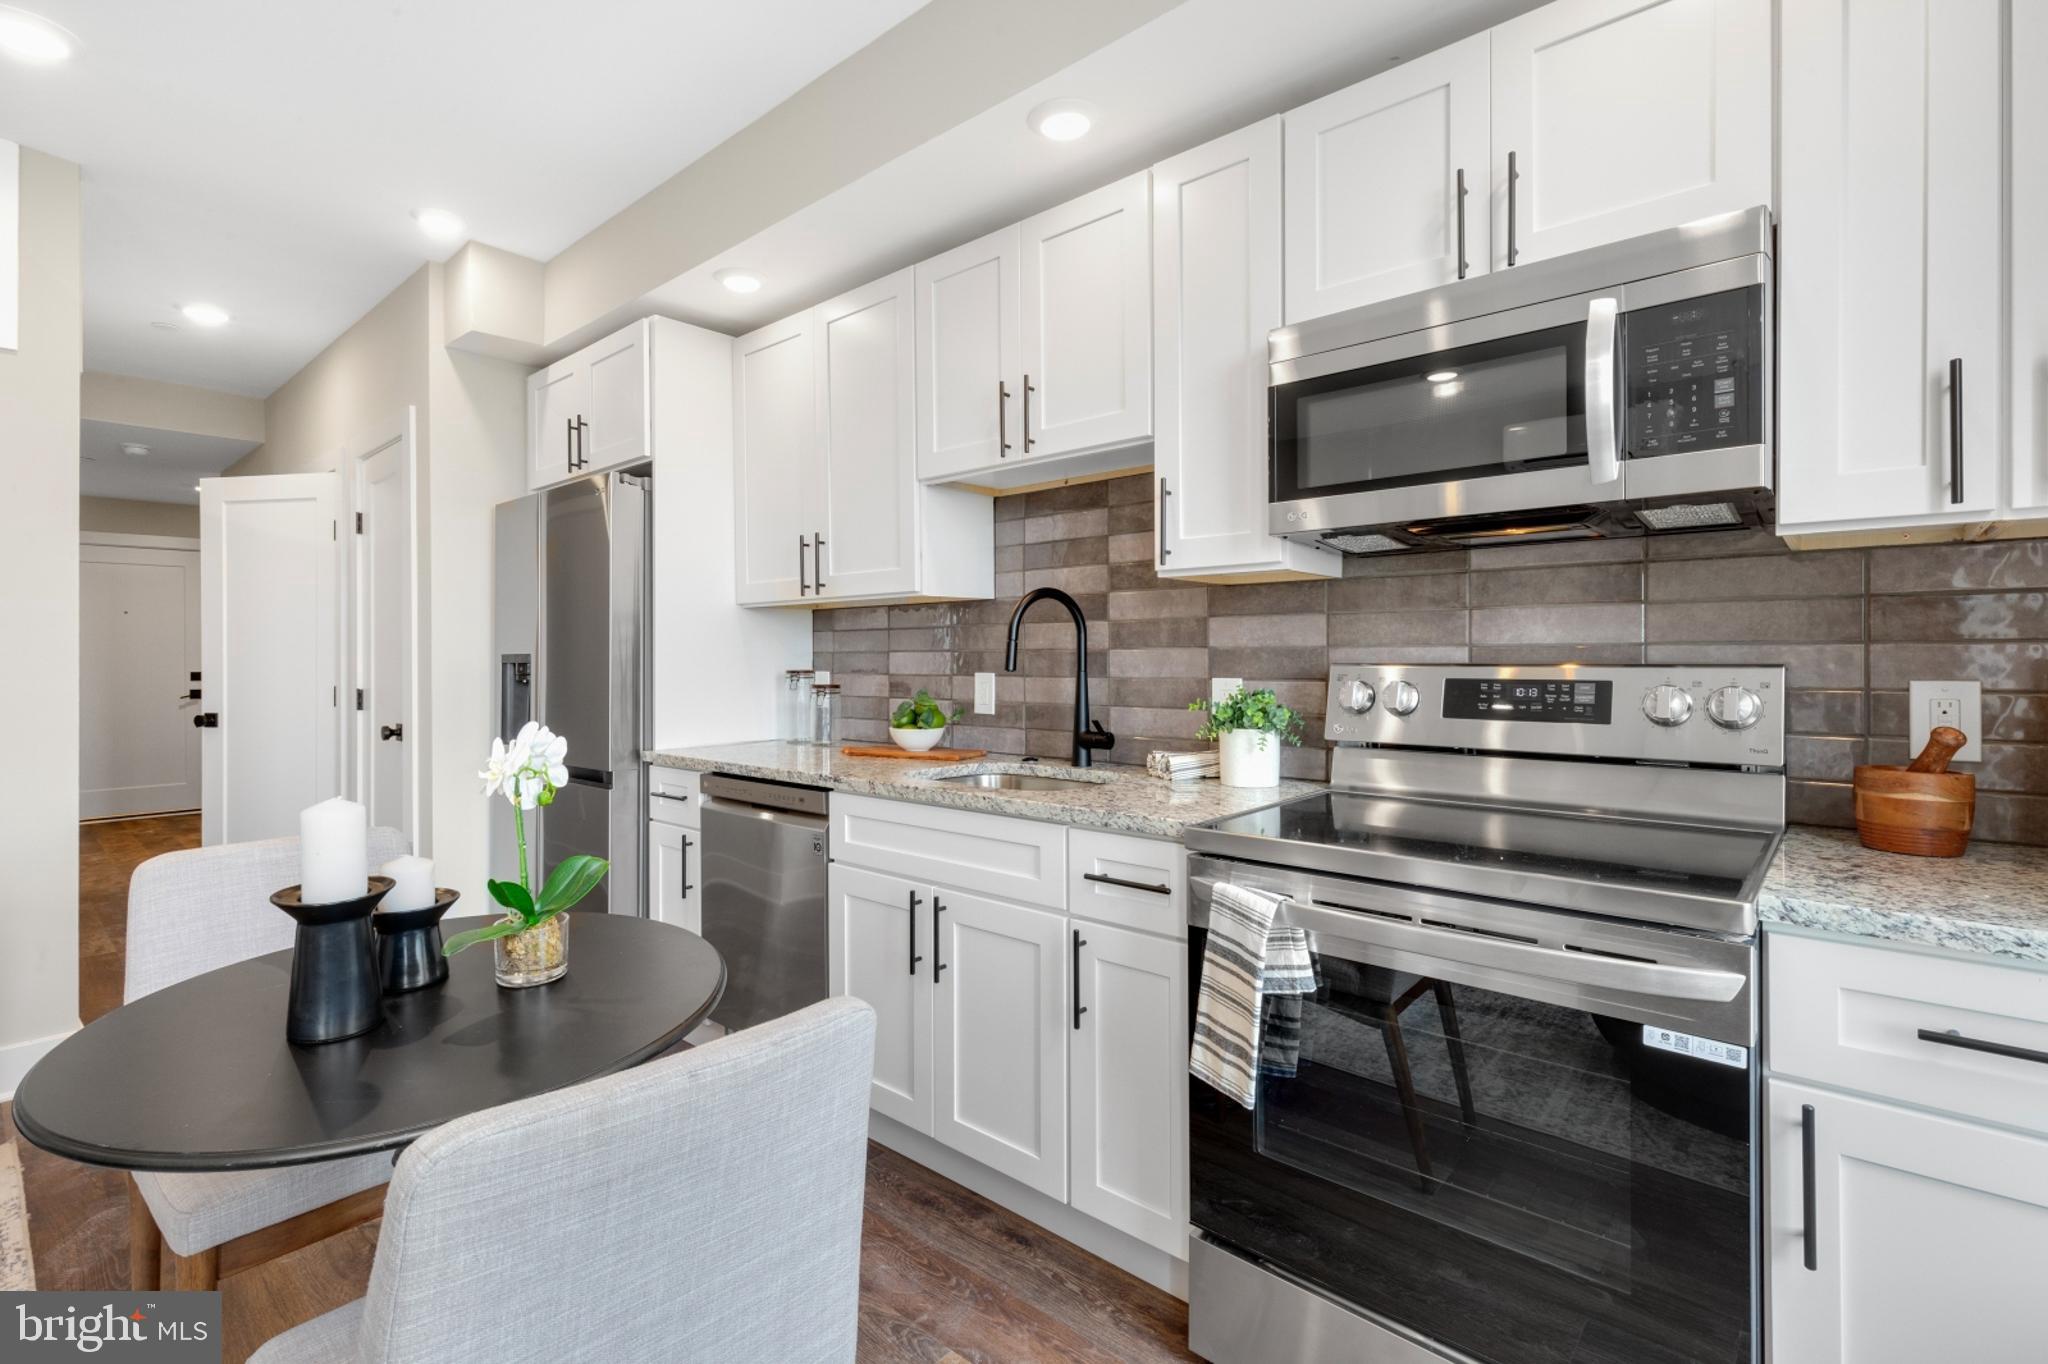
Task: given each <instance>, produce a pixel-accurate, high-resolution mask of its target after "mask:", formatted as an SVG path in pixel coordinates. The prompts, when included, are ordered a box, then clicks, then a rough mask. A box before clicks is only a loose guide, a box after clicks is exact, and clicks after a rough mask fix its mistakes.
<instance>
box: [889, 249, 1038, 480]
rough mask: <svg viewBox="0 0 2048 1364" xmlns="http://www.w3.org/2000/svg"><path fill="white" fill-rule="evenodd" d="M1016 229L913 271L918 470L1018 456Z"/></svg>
mask: <svg viewBox="0 0 2048 1364" xmlns="http://www.w3.org/2000/svg"><path fill="white" fill-rule="evenodd" d="M1022 240H1023V239H1022V237H1021V236H1020V235H1019V233H1018V230H1017V228H1016V227H1014V226H1012V227H1006V228H1004V229H1002V230H1001V231H1000V232H992V233H990V234H989V235H988V236H986V237H983V238H981V239H980V240H978V241H971V242H969V243H967V244H966V245H965V246H956V247H954V248H953V249H952V250H951V251H948V252H946V253H945V254H944V255H942V256H934V257H933V258H932V259H930V260H928V261H925V262H924V263H923V264H921V265H919V266H918V267H917V271H916V279H917V325H916V328H915V330H916V332H917V474H918V477H919V478H924V479H934V478H945V477H948V476H950V475H953V474H960V473H966V472H968V471H970V470H974V469H984V468H987V467H989V466H991V465H995V464H998V463H1000V462H1001V461H1003V460H1007V459H1016V458H1019V457H1021V455H1022V453H1023V438H1022V436H1021V435H1020V433H1019V427H1018V422H1019V420H1020V408H1021V388H1022V383H1023V370H1024V362H1023V349H1022V342H1021V340H1020V339H1019V334H1018V294H1017V287H1018V286H1017V270H1018V264H1019V261H1020V259H1021V254H1022V253H1021V246H1020V243H1021V242H1022Z"/></svg>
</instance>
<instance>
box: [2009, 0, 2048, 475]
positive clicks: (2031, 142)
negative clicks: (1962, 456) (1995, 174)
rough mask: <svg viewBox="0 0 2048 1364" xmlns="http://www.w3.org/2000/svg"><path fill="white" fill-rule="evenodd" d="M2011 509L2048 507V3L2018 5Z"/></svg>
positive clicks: (2012, 55)
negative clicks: (2045, 246) (2046, 247)
mask: <svg viewBox="0 0 2048 1364" xmlns="http://www.w3.org/2000/svg"><path fill="white" fill-rule="evenodd" d="M2007 60H2008V62H2009V63H2010V66H2009V69H2008V72H2007V76H2006V88H2007V89H2009V90H2010V91H2011V92H2012V148H2011V153H2010V161H2011V165H2012V188H2011V192H2010V194H2009V196H2008V198H2009V203H2010V206H2011V210H2012V225H2011V227H2010V229H2009V230H2008V232H2007V234H2006V240H2007V241H2009V242H2011V243H2012V288H2011V290H2010V297H2011V299H2012V364H2011V371H2012V435H2011V442H2012V443H2011V449H2012V503H2013V507H2014V509H2015V510H2027V511H2034V512H2039V511H2041V510H2043V509H2044V508H2048V253H2044V252H2043V251H2042V249H2041V243H2043V242H2048V80H2044V79H2043V78H2042V74H2041V73H2042V72H2043V71H2048V5H2043V4H2040V3H2038V0H2036V2H2035V3H2021V4H2016V5H2014V6H2013V7H2012V42H2011V45H2010V46H2009V47H2008V49H2007Z"/></svg>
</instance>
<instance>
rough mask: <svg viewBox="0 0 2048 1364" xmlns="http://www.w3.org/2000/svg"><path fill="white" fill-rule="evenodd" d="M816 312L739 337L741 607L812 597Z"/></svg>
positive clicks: (736, 419) (735, 387)
mask: <svg viewBox="0 0 2048 1364" xmlns="http://www.w3.org/2000/svg"><path fill="white" fill-rule="evenodd" d="M811 323H812V314H811V313H809V312H802V313H798V314H797V315H796V316H795V317H792V318H787V319H785V320H784V321H781V322H777V323H773V324H771V325H769V326H766V327H763V328H761V330H759V331H757V332H751V333H749V334H748V335H746V336H742V337H740V338H739V339H738V340H737V341H734V342H733V369H732V401H733V453H734V460H735V462H736V464H737V466H738V467H737V468H736V470H735V477H734V480H733V488H734V498H733V501H734V503H735V506H734V508H733V515H734V521H735V527H734V531H735V534H734V542H735V545H736V552H737V554H738V559H739V562H738V565H737V569H738V582H737V591H736V595H737V596H738V598H739V602H740V604H741V605H743V606H748V605H757V604H770V603H777V602H797V601H803V600H806V599H808V598H809V596H810V594H811V585H812V583H813V582H814V581H815V577H814V576H813V575H814V570H815V565H814V564H813V562H812V554H811V542H810V535H811V530H812V526H811V516H810V508H811V505H812V503H811V488H812V485H813V484H814V483H815V482H816V481H817V467H818V459H817V416H816V394H815V393H814V391H813V386H814V384H815V383H816V375H815V372H814V371H813V369H812V367H811V364H812V330H811Z"/></svg>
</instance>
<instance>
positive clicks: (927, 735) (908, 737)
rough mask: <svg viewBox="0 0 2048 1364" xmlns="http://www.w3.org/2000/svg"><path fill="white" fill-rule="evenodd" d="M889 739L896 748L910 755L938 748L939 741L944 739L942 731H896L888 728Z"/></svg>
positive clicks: (894, 727) (944, 734)
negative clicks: (893, 741)
mask: <svg viewBox="0 0 2048 1364" xmlns="http://www.w3.org/2000/svg"><path fill="white" fill-rule="evenodd" d="M889 737H890V738H892V739H894V740H895V741H896V747H898V748H901V749H905V750H907V751H908V752H911V753H929V752H930V751H931V750H932V749H935V748H937V747H938V746H939V740H941V739H943V738H945V737H946V731H945V730H943V729H898V728H896V726H894V725H891V726H889Z"/></svg>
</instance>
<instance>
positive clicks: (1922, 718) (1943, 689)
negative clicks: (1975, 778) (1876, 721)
mask: <svg viewBox="0 0 2048 1364" xmlns="http://www.w3.org/2000/svg"><path fill="white" fill-rule="evenodd" d="M1907 685H1908V686H1909V687H1910V689H1911V690H1910V691H1909V692H1908V693H1907V699H1906V717H1907V718H1906V724H1907V729H1908V730H1909V731H1910V732H1909V736H1908V738H1907V741H1906V742H1907V747H1908V748H1910V749H1911V750H1912V751H1913V752H1914V753H1918V752H1919V751H1920V750H1921V749H1923V748H1925V747H1927V734H1928V731H1930V730H1932V729H1933V728H1934V727H1935V726H1936V725H1947V726H1949V727H1950V728H1951V729H1960V730H1961V731H1962V732H1963V733H1964V734H1966V735H1968V736H1969V742H1968V743H1966V744H1964V745H1963V746H1962V748H1961V749H1960V750H1959V751H1958V752H1957V753H1956V756H1955V758H1954V761H1956V762H1959V763H1974V762H1982V761H1983V760H1984V742H1983V729H1984V688H1983V685H1982V684H1981V683H1977V682H1912V683H1909V684H1907Z"/></svg>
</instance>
